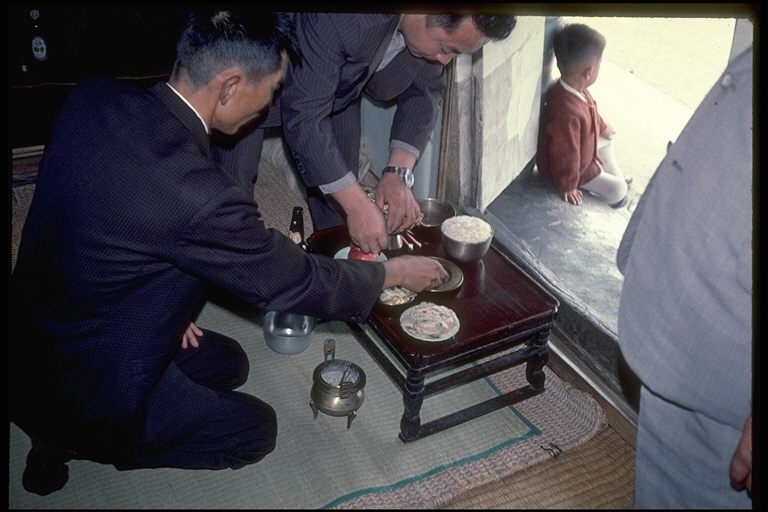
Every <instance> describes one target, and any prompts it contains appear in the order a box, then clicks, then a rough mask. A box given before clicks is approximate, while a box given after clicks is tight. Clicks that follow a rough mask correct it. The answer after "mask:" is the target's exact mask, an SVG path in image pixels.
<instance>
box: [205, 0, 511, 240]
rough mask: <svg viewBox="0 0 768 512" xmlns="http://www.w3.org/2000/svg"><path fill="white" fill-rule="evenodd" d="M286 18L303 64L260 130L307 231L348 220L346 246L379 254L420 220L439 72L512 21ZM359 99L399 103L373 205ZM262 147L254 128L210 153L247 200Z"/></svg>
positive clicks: (292, 71)
mask: <svg viewBox="0 0 768 512" xmlns="http://www.w3.org/2000/svg"><path fill="white" fill-rule="evenodd" d="M294 19H295V21H296V27H297V38H298V41H299V45H298V46H299V49H300V52H301V55H302V59H301V62H300V63H299V64H297V65H293V66H290V68H289V70H288V73H287V76H286V79H285V83H284V85H283V91H282V93H281V95H280V97H279V99H280V103H279V104H275V105H273V106H272V108H271V109H270V112H269V116H268V118H267V119H266V121H265V122H264V123H262V124H261V125H260V127H261V128H265V127H274V126H279V125H280V124H281V123H282V126H283V129H284V133H285V139H286V142H287V143H288V147H289V148H290V150H291V153H292V155H293V158H294V160H295V162H296V166H297V169H298V171H299V174H300V175H301V177H302V179H303V180H304V183H305V185H306V186H307V187H308V188H307V193H308V196H309V197H308V200H307V201H308V203H309V209H310V214H311V215H312V222H313V225H314V227H315V229H316V230H320V229H325V228H329V227H332V226H337V225H340V224H343V223H344V222H345V221H346V222H347V225H348V228H349V233H350V236H351V238H352V241H353V242H354V243H355V244H357V245H358V246H360V248H361V249H362V250H363V251H364V252H377V251H379V250H381V249H383V248H386V246H387V234H388V233H391V232H396V231H401V230H404V229H406V228H409V227H411V226H412V225H413V224H414V223H415V222H416V221H417V219H418V216H419V214H420V211H419V206H418V203H417V202H416V200H415V199H414V197H413V194H412V192H411V190H410V186H411V185H412V183H413V182H412V179H413V177H412V174H411V171H412V169H413V166H414V165H415V163H416V160H417V159H418V157H419V155H420V152H421V151H422V150H423V149H424V147H425V146H426V144H427V142H428V140H429V137H430V135H431V133H432V130H433V128H434V126H435V121H436V118H437V113H438V109H439V105H440V102H441V101H442V96H443V91H444V89H445V71H444V66H445V65H446V64H448V62H450V61H451V60H452V59H453V57H454V56H455V55H457V54H459V53H472V52H475V51H477V50H478V49H480V48H481V47H482V46H483V45H485V44H486V43H488V42H489V41H491V40H502V39H504V38H506V37H507V36H508V35H509V34H510V33H511V31H512V29H513V27H514V25H515V22H516V19H515V17H514V16H495V15H492V16H488V15H456V16H453V15H445V14H430V15H426V14H403V15H400V14H349V13H346V14H345V13H341V14H326V13H298V14H295V17H294ZM364 92H365V93H366V94H367V95H369V96H370V97H371V98H373V99H374V100H379V101H387V102H388V101H392V100H395V99H396V100H397V111H396V113H395V117H394V120H393V123H392V127H391V130H390V156H389V160H388V162H387V166H386V168H385V170H384V172H383V174H382V178H381V180H380V181H379V184H378V186H377V190H376V202H377V204H376V205H374V204H373V203H372V202H371V201H370V200H369V199H368V197H367V195H366V194H365V192H364V191H363V189H362V187H361V186H360V185H359V184H358V182H357V174H358V160H359V150H360V135H361V126H360V105H361V103H360V101H361V95H362V94H363V93H364ZM280 114H281V115H282V117H281V116H280ZM262 138H263V132H262V130H259V129H257V130H254V131H253V132H251V133H249V134H248V135H247V136H246V137H245V138H244V139H243V140H242V141H240V142H239V143H238V144H237V145H236V146H234V147H232V148H230V147H226V148H225V147H217V149H216V150H215V159H217V161H219V162H220V163H222V165H223V166H224V167H225V168H226V169H228V170H230V171H231V172H232V173H233V175H235V176H236V177H237V179H238V180H239V181H240V182H241V183H242V184H243V186H244V187H245V188H246V189H247V190H249V191H250V192H251V193H252V190H253V187H252V183H253V180H254V179H255V176H256V173H257V172H258V163H259V156H260V153H261V141H262ZM385 203H386V204H388V216H387V218H386V219H385V217H384V215H383V213H382V208H383V206H384V204H385ZM376 206H378V207H376Z"/></svg>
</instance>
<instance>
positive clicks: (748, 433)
mask: <svg viewBox="0 0 768 512" xmlns="http://www.w3.org/2000/svg"><path fill="white" fill-rule="evenodd" d="M731 485H732V486H733V487H734V489H739V490H741V489H746V490H747V492H748V493H749V494H750V496H751V495H752V415H751V414H750V415H749V418H747V421H746V423H745V424H744V433H743V434H742V435H741V440H740V441H739V445H738V446H737V447H736V453H734V454H733V459H732V460H731Z"/></svg>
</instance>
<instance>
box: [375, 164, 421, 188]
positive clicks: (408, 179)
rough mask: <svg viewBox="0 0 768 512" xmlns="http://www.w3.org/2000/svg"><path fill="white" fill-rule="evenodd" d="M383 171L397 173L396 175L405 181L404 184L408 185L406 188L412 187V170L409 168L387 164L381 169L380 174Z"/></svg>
mask: <svg viewBox="0 0 768 512" xmlns="http://www.w3.org/2000/svg"><path fill="white" fill-rule="evenodd" d="M384 173H393V174H397V175H398V176H400V177H401V178H403V181H404V182H405V184H406V186H408V188H411V187H413V172H411V170H410V169H409V168H407V167H394V166H391V165H388V166H387V167H385V168H384V170H383V171H382V174H384Z"/></svg>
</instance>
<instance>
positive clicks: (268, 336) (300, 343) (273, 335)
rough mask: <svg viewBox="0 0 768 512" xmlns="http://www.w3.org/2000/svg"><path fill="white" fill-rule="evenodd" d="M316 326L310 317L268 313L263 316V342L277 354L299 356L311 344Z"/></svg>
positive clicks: (315, 321)
mask: <svg viewBox="0 0 768 512" xmlns="http://www.w3.org/2000/svg"><path fill="white" fill-rule="evenodd" d="M316 326H317V320H316V319H315V318H313V317H311V316H306V315H295V314H293V313H282V312H279V311H269V312H267V314H266V315H264V341H266V342H267V346H268V347H269V348H271V349H272V350H274V351H275V352H277V353H278V354H284V355H294V354H299V353H301V352H304V350H306V349H307V347H309V344H310V343H312V334H313V333H314V332H315V327H316Z"/></svg>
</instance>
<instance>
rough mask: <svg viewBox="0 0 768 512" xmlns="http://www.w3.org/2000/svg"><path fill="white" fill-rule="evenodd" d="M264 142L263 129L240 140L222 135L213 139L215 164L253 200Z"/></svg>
mask: <svg viewBox="0 0 768 512" xmlns="http://www.w3.org/2000/svg"><path fill="white" fill-rule="evenodd" d="M263 142H264V130H263V129H262V128H257V129H253V130H251V131H250V132H248V133H246V134H244V135H243V136H242V137H239V138H235V137H230V136H226V135H221V134H217V135H214V136H213V137H211V157H212V158H213V160H214V162H216V163H218V164H219V165H221V166H222V167H224V169H226V170H227V172H228V173H229V174H230V175H231V176H232V177H233V178H235V180H237V182H238V183H239V184H240V186H241V187H243V190H245V191H246V192H247V193H248V194H249V197H251V198H252V197H253V188H254V184H255V183H256V176H257V175H258V174H259V162H260V161H261V146H262V143H263Z"/></svg>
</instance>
